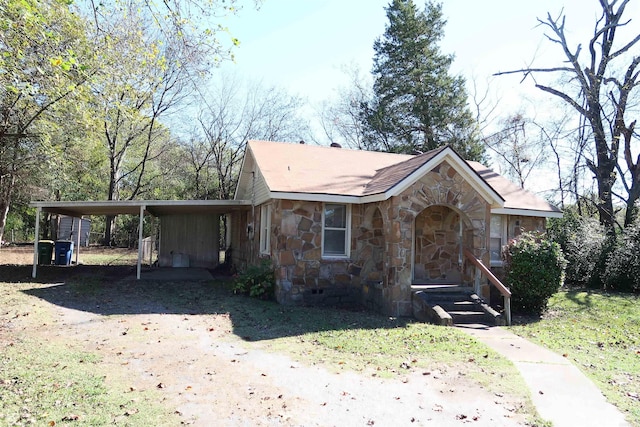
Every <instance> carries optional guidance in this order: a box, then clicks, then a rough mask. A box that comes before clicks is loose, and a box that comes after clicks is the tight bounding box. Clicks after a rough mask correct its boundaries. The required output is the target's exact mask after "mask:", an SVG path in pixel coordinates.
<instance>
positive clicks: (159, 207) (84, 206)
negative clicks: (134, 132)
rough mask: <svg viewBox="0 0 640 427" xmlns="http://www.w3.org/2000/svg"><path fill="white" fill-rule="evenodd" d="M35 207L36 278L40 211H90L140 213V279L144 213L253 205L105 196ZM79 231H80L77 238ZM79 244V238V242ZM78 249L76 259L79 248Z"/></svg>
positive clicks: (72, 213) (225, 210) (71, 213)
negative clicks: (95, 199) (113, 198)
mask: <svg viewBox="0 0 640 427" xmlns="http://www.w3.org/2000/svg"><path fill="white" fill-rule="evenodd" d="M31 206H33V207H35V208H36V230H35V236H36V238H35V240H34V243H33V272H32V276H33V277H34V278H35V277H36V274H37V265H38V241H39V239H40V213H41V212H48V213H54V214H61V215H67V216H72V217H76V218H81V217H83V216H91V215H139V217H140V225H139V227H138V230H139V231H138V269H137V277H138V279H140V271H141V266H142V228H143V227H142V225H143V221H144V214H145V213H149V214H151V215H153V216H164V215H179V214H206V213H210V214H225V213H230V212H235V211H246V210H249V209H250V208H251V201H250V200H124V201H120V200H105V201H58V202H47V201H37V202H31ZM79 238H80V235H79V234H78V239H79ZM78 246H79V242H78ZM78 250H79V247H78V248H77V249H76V262H77V251H78Z"/></svg>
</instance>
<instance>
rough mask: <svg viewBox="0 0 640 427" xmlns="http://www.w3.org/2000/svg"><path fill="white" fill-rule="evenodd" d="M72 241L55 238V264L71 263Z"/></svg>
mask: <svg viewBox="0 0 640 427" xmlns="http://www.w3.org/2000/svg"><path fill="white" fill-rule="evenodd" d="M72 255H73V242H72V241H71V240H56V265H71V256H72Z"/></svg>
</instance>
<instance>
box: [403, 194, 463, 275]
mask: <svg viewBox="0 0 640 427" xmlns="http://www.w3.org/2000/svg"><path fill="white" fill-rule="evenodd" d="M470 227H471V223H470V221H469V219H468V218H467V217H466V215H464V213H462V212H460V211H459V210H458V209H456V208H453V207H451V206H447V205H431V206H428V207H426V208H425V209H424V210H422V211H421V212H420V213H419V214H418V215H417V216H416V219H415V226H414V231H415V235H414V251H413V254H414V257H413V283H431V282H451V283H454V284H455V283H461V282H462V281H463V278H464V276H465V272H464V271H463V268H464V262H463V257H462V252H461V251H462V248H463V247H464V246H469V242H468V241H465V240H466V239H468V236H469V233H468V230H469V229H470Z"/></svg>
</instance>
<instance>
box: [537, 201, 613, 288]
mask: <svg viewBox="0 0 640 427" xmlns="http://www.w3.org/2000/svg"><path fill="white" fill-rule="evenodd" d="M547 234H548V236H549V238H550V239H551V240H553V241H554V242H556V243H558V244H559V245H560V248H561V249H562V253H563V255H564V257H565V259H566V260H567V267H566V270H565V278H564V284H565V285H566V286H567V287H571V288H585V287H590V288H597V289H599V288H602V275H603V273H604V271H605V269H606V262H607V258H608V255H609V253H610V251H611V248H612V245H611V240H610V238H607V236H606V233H605V230H604V227H602V225H600V223H599V222H598V220H597V219H595V218H592V217H580V216H579V215H578V213H577V212H575V210H571V209H568V210H567V211H566V212H565V213H564V216H563V217H562V218H558V219H552V220H550V221H549V227H548V230H547Z"/></svg>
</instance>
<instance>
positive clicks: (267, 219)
mask: <svg viewBox="0 0 640 427" xmlns="http://www.w3.org/2000/svg"><path fill="white" fill-rule="evenodd" d="M260 253H261V254H267V255H268V254H270V253H271V205H262V207H261V208H260Z"/></svg>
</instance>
